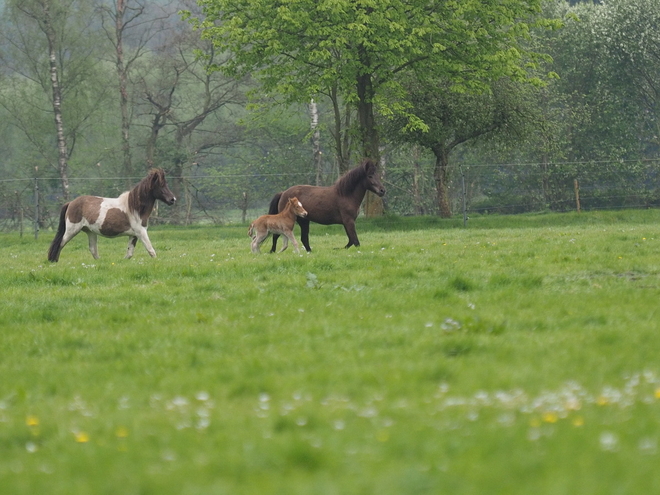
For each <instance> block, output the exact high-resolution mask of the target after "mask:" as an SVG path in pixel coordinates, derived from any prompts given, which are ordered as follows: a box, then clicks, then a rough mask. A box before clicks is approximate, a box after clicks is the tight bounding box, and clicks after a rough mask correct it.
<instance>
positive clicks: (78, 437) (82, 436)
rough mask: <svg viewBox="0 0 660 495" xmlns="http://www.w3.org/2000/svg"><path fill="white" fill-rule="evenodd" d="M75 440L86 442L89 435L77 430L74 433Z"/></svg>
mask: <svg viewBox="0 0 660 495" xmlns="http://www.w3.org/2000/svg"><path fill="white" fill-rule="evenodd" d="M74 435H75V439H76V442H78V443H87V442H89V435H88V434H87V433H85V432H84V431H78V432H76V433H74Z"/></svg>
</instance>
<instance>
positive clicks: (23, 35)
mask: <svg viewBox="0 0 660 495" xmlns="http://www.w3.org/2000/svg"><path fill="white" fill-rule="evenodd" d="M87 7H88V6H87V4H86V2H81V1H79V0H26V1H13V2H10V3H8V4H7V5H6V13H7V17H6V19H5V18H3V21H5V22H7V24H6V25H5V29H3V30H2V36H3V38H4V39H3V42H4V43H3V44H4V47H5V49H4V51H3V55H2V57H3V62H4V63H5V64H6V67H7V70H8V73H9V74H10V77H9V83H10V84H11V86H10V88H11V89H9V90H8V91H7V92H6V93H5V95H4V98H2V99H0V104H2V105H3V106H4V107H5V108H6V109H7V110H8V111H9V112H10V113H11V114H12V115H13V117H14V121H15V123H16V125H17V126H19V127H20V129H21V130H22V131H23V132H24V133H25V134H26V135H27V136H28V139H29V140H30V141H31V142H32V143H33V144H34V145H35V147H36V148H37V149H38V150H39V152H40V154H41V155H42V156H43V158H44V160H45V161H46V162H47V163H48V164H49V165H52V166H53V167H54V169H55V170H57V174H58V177H59V181H60V187H61V191H62V196H63V198H64V200H68V198H69V161H70V158H71V156H72V153H73V151H74V149H75V147H76V144H77V140H78V138H79V137H81V135H82V134H84V133H83V132H82V129H83V128H84V127H85V126H87V125H89V120H90V115H92V114H93V113H94V112H96V111H97V110H98V104H99V102H100V101H102V100H103V92H104V88H103V87H102V86H101V87H98V86H94V84H92V83H91V82H90V81H92V80H94V78H95V77H96V73H95V70H94V69H95V68H96V65H97V63H98V53H97V52H96V43H94V42H93V41H91V42H90V40H93V38H92V37H91V35H90V32H91V31H90V24H89V19H90V12H89V10H88V9H87ZM83 40H84V43H83ZM95 82H96V81H95ZM92 93H94V94H92ZM17 95H24V96H25V97H26V98H27V100H26V101H28V102H29V104H28V107H32V108H31V109H29V108H28V110H29V111H28V112H26V108H25V101H24V100H16V99H15V98H16V96H17ZM44 102H47V106H49V107H50V108H49V110H47V111H45V110H43V108H44ZM45 114H47V115H49V118H51V119H52V120H51V122H54V124H55V132H54V135H55V139H54V142H55V143H56V144H57V158H56V159H54V157H53V156H52V154H51V151H50V150H51V148H52V142H53V139H52V135H53V133H52V131H51V138H50V139H46V138H45V137H44V136H43V135H42V133H41V132H42V129H41V128H40V127H39V125H38V124H37V123H36V122H38V121H39V120H40V116H43V115H45ZM35 118H36V121H35Z"/></svg>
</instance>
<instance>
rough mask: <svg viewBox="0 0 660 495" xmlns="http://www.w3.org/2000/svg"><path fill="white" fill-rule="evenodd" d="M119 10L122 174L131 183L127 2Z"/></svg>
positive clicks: (118, 2) (116, 17) (118, 66)
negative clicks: (125, 30)
mask: <svg viewBox="0 0 660 495" xmlns="http://www.w3.org/2000/svg"><path fill="white" fill-rule="evenodd" d="M116 6H117V10H116V12H115V37H116V45H115V50H116V55H117V60H116V62H115V64H116V67H117V79H118V82H119V108H120V112H121V151H122V157H123V166H122V172H123V174H124V177H125V178H126V181H127V182H128V183H130V182H131V177H132V176H133V163H132V159H131V145H130V140H129V137H130V127H131V123H130V118H129V111H128V89H127V88H128V75H127V69H126V65H125V63H124V42H123V34H124V28H125V25H124V13H125V9H126V1H125V0H117V4H116Z"/></svg>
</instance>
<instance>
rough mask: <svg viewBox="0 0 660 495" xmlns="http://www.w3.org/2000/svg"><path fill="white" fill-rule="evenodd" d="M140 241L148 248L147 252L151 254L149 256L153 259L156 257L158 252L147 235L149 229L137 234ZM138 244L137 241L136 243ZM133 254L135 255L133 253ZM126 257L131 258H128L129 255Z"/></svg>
mask: <svg viewBox="0 0 660 495" xmlns="http://www.w3.org/2000/svg"><path fill="white" fill-rule="evenodd" d="M135 235H136V236H137V238H138V239H140V240H141V241H142V244H144V247H145V248H147V252H148V253H149V256H151V257H152V258H155V257H156V251H155V250H154V247H153V246H152V245H151V241H150V240H149V236H148V235H147V229H141V230H139V231H137V232H136V233H135ZM136 242H137V241H136ZM131 254H133V253H131ZM126 257H127V258H130V256H128V253H126Z"/></svg>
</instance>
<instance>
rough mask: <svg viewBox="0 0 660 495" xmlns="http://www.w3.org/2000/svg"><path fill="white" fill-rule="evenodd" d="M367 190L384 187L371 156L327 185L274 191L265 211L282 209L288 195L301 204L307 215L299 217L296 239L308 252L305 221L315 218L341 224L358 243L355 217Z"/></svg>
mask: <svg viewBox="0 0 660 495" xmlns="http://www.w3.org/2000/svg"><path fill="white" fill-rule="evenodd" d="M367 191H371V192H373V193H375V194H377V195H378V196H381V197H382V196H383V195H384V194H385V188H384V187H383V185H382V183H381V182H380V174H379V173H378V167H377V165H376V163H375V162H374V161H373V160H370V159H368V158H367V159H365V160H363V161H362V163H361V164H360V165H358V166H357V167H355V168H354V169H352V170H349V171H348V172H346V173H345V174H344V175H343V176H341V177H340V178H339V179H337V181H336V182H335V183H334V184H333V185H332V186H328V187H322V186H305V185H300V186H293V187H290V188H289V189H287V190H286V191H284V192H281V193H278V194H276V195H275V196H274V197H273V199H272V200H271V202H270V209H269V211H268V213H270V214H271V215H272V214H275V213H277V212H278V211H282V210H283V209H284V207H285V206H286V203H287V201H288V200H289V198H291V197H294V196H295V197H297V198H298V199H299V200H300V201H301V202H302V204H304V205H305V209H306V210H307V216H306V217H304V218H301V217H299V218H298V223H299V224H300V240H301V241H302V243H303V245H304V246H305V249H306V250H307V252H311V251H312V248H311V247H309V222H316V223H320V224H322V225H332V224H342V225H343V226H344V230H345V231H346V235H347V236H348V244H346V248H347V249H348V248H349V247H351V246H359V245H360V241H359V240H358V237H357V233H356V232H355V219H356V218H357V216H358V212H359V210H360V204H361V203H362V200H363V199H364V195H365V194H366V192H367ZM278 237H279V235H277V234H274V235H273V247H272V249H271V250H270V252H271V253H274V252H275V250H276V249H277V239H278Z"/></svg>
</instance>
